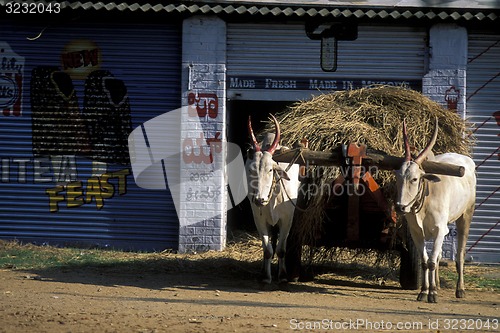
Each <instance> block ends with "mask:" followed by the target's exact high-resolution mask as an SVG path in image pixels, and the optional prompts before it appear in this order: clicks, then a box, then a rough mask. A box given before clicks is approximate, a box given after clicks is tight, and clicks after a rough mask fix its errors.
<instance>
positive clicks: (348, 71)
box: [227, 23, 427, 100]
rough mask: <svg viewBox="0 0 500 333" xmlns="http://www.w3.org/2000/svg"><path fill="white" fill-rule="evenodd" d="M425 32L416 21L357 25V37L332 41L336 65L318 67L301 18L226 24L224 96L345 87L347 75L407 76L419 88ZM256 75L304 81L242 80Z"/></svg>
mask: <svg viewBox="0 0 500 333" xmlns="http://www.w3.org/2000/svg"><path fill="white" fill-rule="evenodd" d="M426 36H427V33H426V30H425V29H424V28H419V27H398V26H394V27H390V26H383V27H382V26H359V28H358V38H357V40H355V41H339V42H338V69H337V71H336V72H324V71H322V70H321V67H320V41H318V40H311V39H309V38H308V37H307V36H306V33H305V25H304V24H299V23H297V24H264V23H262V24H238V23H232V24H228V38H227V40H228V41H227V43H228V51H227V71H228V90H229V94H228V96H229V97H230V98H239V99H254V100H294V99H296V98H307V97H310V96H311V94H312V93H318V90H323V91H328V90H343V89H346V88H349V85H348V84H347V83H348V82H350V81H351V80H354V81H355V82H357V83H358V84H369V83H389V84H390V83H391V82H392V83H396V84H397V83H399V82H397V81H413V82H412V84H413V87H414V88H416V89H421V80H422V77H423V76H424V74H425V62H426V54H427V52H426ZM256 77H262V78H284V79H287V78H289V79H290V80H299V81H300V80H302V81H301V82H303V83H304V85H303V86H302V87H291V89H288V90H287V89H279V90H274V91H273V90H272V89H265V87H254V88H252V86H251V85H252V83H251V82H250V83H249V82H248V81H246V82H243V81H242V79H247V78H250V79H252V78H256ZM238 80H239V81H238ZM310 80H313V81H312V82H313V84H309V83H310V82H311V81H310ZM314 80H316V81H314ZM344 81H346V82H347V83H346V82H344ZM314 82H315V83H316V84H314ZM245 84H247V86H245ZM298 85H300V84H298ZM249 86H250V87H249ZM415 86H416V87H415ZM259 88H260V89H259ZM300 90H302V91H300ZM304 90H307V91H304ZM315 90H316V91H315Z"/></svg>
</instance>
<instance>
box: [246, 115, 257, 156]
mask: <svg viewBox="0 0 500 333" xmlns="http://www.w3.org/2000/svg"><path fill="white" fill-rule="evenodd" d="M248 134H250V138H251V139H252V145H253V149H254V150H255V152H258V151H260V146H259V144H258V143H257V139H256V138H255V134H254V133H253V129H252V119H251V117H250V116H248Z"/></svg>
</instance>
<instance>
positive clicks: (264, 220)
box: [245, 115, 300, 283]
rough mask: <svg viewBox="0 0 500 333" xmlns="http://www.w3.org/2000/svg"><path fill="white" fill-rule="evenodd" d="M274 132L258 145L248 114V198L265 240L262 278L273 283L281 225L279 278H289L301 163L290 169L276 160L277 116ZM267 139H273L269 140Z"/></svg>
mask: <svg viewBox="0 0 500 333" xmlns="http://www.w3.org/2000/svg"><path fill="white" fill-rule="evenodd" d="M271 117H272V120H273V121H274V124H275V132H276V133H275V135H267V136H266V138H267V139H265V140H264V142H263V143H262V145H259V143H258V142H257V139H256V138H255V134H254V132H253V129H252V122H251V119H250V117H249V118H248V132H249V135H250V138H251V143H252V148H251V149H249V151H248V153H247V160H246V163H245V168H246V173H247V180H248V198H249V200H250V204H251V207H252V213H253V218H254V221H255V226H256V227H257V231H258V232H259V236H260V238H261V240H262V248H263V250H264V267H263V275H264V277H263V282H264V283H271V281H272V277H271V260H272V258H273V256H274V251H273V246H272V242H271V236H272V229H273V228H274V227H276V226H277V227H278V229H279V231H278V241H277V244H276V254H277V256H278V266H279V274H278V279H279V281H280V282H285V281H286V280H287V275H286V268H285V250H286V240H287V238H288V233H289V232H290V228H291V226H292V220H293V214H294V210H295V202H296V200H297V193H298V189H299V185H300V183H299V165H298V164H293V165H291V167H290V168H289V169H288V170H286V169H287V167H288V164H287V163H277V162H276V161H274V160H273V154H274V152H275V151H276V149H277V148H278V147H279V142H280V126H279V123H278V121H277V120H276V118H275V117H274V116H272V115H271ZM268 140H272V141H271V142H268Z"/></svg>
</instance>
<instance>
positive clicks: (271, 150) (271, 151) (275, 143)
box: [267, 115, 281, 155]
mask: <svg viewBox="0 0 500 333" xmlns="http://www.w3.org/2000/svg"><path fill="white" fill-rule="evenodd" d="M271 118H272V119H273V121H274V127H275V129H276V135H275V136H274V141H273V143H272V144H271V147H269V149H268V150H267V151H268V152H269V154H271V155H273V154H274V152H275V151H276V148H277V147H278V144H279V143H280V136H281V131H280V124H279V123H278V121H277V120H276V118H275V117H274V116H273V115H271Z"/></svg>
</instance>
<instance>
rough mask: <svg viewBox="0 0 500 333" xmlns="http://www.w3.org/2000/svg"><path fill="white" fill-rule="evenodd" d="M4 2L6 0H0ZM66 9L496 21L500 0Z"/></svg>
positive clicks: (259, 0)
mask: <svg viewBox="0 0 500 333" xmlns="http://www.w3.org/2000/svg"><path fill="white" fill-rule="evenodd" d="M0 2H1V3H4V2H5V1H4V0H0ZM61 5H62V7H63V8H72V9H85V10H89V9H95V10H109V11H110V10H120V11H126V10H130V11H132V12H134V11H141V12H148V11H153V12H168V13H176V12H177V13H188V14H234V15H239V14H251V15H262V16H284V17H293V16H298V17H333V18H370V19H372V18H382V19H385V18H392V19H415V18H416V19H429V20H455V21H456V20H466V21H495V20H497V19H498V17H499V16H500V4H499V2H498V1H495V0H490V1H476V0H471V1H466V0H450V1H446V2H441V1H430V0H399V1H398V0H369V1H363V0H359V1H328V0H318V1H283V0H281V1H272V0H266V1H264V0H254V1H250V0H247V1H223V0H219V1H196V2H193V1H183V2H175V3H166V2H155V1H141V0H139V1H130V2H118V3H115V2H104V1H65V2H62V3H61Z"/></svg>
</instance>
